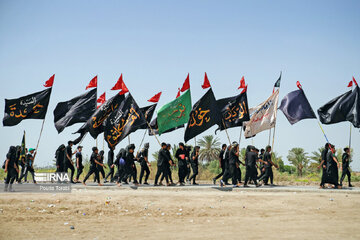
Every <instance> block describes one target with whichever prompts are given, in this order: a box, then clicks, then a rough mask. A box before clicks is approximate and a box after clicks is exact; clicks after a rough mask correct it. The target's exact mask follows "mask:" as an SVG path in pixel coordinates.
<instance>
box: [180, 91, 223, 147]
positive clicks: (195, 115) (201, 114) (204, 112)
mask: <svg viewBox="0 0 360 240" xmlns="http://www.w3.org/2000/svg"><path fill="white" fill-rule="evenodd" d="M219 121H221V118H220V112H219V109H218V107H217V104H216V99H215V96H214V93H213V91H212V89H211V88H210V89H209V90H208V91H207V92H206V93H205V95H204V96H202V98H200V100H199V101H197V102H196V103H195V104H194V106H193V108H192V110H191V112H190V119H189V121H188V124H187V126H186V129H185V136H184V140H185V142H187V141H188V140H190V139H192V138H193V137H196V136H197V135H199V134H200V133H202V132H204V131H206V130H207V129H209V128H211V127H212V126H213V125H215V124H218V123H219Z"/></svg>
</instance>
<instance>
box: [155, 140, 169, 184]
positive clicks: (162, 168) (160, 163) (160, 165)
mask: <svg viewBox="0 0 360 240" xmlns="http://www.w3.org/2000/svg"><path fill="white" fill-rule="evenodd" d="M166 148H167V145H166V143H161V149H160V151H159V154H158V160H157V172H156V176H155V183H154V186H158V180H159V177H160V175H161V174H163V175H164V177H165V180H166V184H167V185H168V186H169V178H168V173H167V170H166V163H168V162H169V159H168V155H167V152H166Z"/></svg>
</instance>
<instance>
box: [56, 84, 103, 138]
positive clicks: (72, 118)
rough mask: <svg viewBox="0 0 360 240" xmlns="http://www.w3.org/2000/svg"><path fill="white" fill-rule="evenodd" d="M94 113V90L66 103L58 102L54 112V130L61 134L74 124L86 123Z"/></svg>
mask: <svg viewBox="0 0 360 240" xmlns="http://www.w3.org/2000/svg"><path fill="white" fill-rule="evenodd" d="M95 111H96V88H94V89H92V90H90V91H88V92H86V93H84V94H82V95H80V96H78V97H75V98H73V99H71V100H69V101H67V102H60V103H58V104H57V105H56V108H55V110H54V122H55V128H56V130H57V131H58V133H61V132H62V131H63V130H64V129H65V128H66V127H68V126H71V125H73V124H75V123H81V122H86V121H87V120H88V119H89V118H90V117H91V115H92V114H93V113H94V112H95Z"/></svg>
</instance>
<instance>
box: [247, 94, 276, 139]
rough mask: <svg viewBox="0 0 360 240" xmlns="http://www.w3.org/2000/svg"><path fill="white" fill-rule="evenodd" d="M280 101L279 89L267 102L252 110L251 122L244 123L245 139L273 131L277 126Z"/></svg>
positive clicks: (250, 110)
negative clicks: (268, 130) (269, 130)
mask: <svg viewBox="0 0 360 240" xmlns="http://www.w3.org/2000/svg"><path fill="white" fill-rule="evenodd" d="M278 101H279V89H278V90H276V91H275V92H274V93H273V94H272V95H271V96H270V97H269V98H268V99H267V100H266V101H265V102H263V103H261V104H260V105H258V106H256V107H254V108H250V109H249V112H250V121H248V122H246V123H244V125H245V126H246V128H245V133H244V134H245V137H246V138H250V137H254V136H255V135H256V134H258V133H259V132H262V131H265V130H267V129H271V128H273V127H274V126H275V123H276V116H277V106H278Z"/></svg>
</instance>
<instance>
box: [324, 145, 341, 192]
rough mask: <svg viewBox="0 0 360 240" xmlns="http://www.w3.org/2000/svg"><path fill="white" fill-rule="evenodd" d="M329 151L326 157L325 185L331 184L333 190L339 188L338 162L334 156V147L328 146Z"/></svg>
mask: <svg viewBox="0 0 360 240" xmlns="http://www.w3.org/2000/svg"><path fill="white" fill-rule="evenodd" d="M329 150H330V151H328V153H327V155H326V175H327V179H326V183H330V184H333V185H334V186H335V188H341V186H340V185H339V162H338V160H337V159H336V156H335V153H336V150H335V146H334V145H330V149H329Z"/></svg>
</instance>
